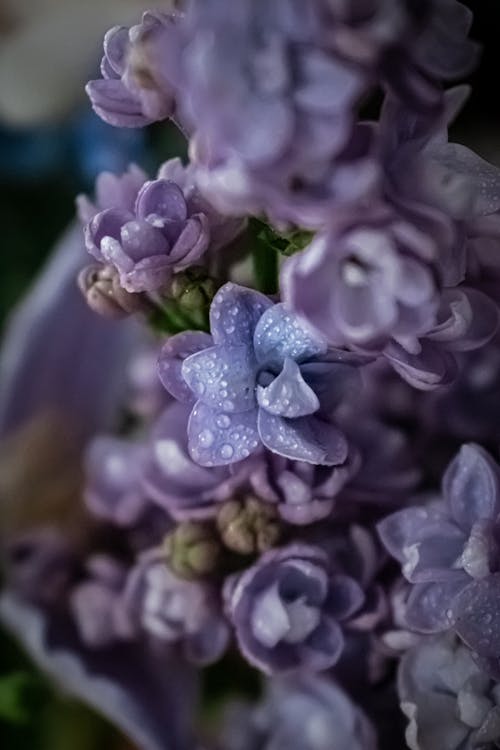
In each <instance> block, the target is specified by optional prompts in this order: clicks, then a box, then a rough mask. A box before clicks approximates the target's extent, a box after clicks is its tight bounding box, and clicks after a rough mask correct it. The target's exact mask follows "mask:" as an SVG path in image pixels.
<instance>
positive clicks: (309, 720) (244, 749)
mask: <svg viewBox="0 0 500 750" xmlns="http://www.w3.org/2000/svg"><path fill="white" fill-rule="evenodd" d="M333 737H334V738H335V740H334V741H335V750H375V746H376V742H375V733H374V730H373V728H372V726H371V723H370V722H369V720H368V719H367V718H366V716H365V715H364V714H363V712H362V711H361V709H360V708H359V707H358V706H356V705H355V704H354V703H352V701H351V700H350V699H349V698H348V696H347V695H346V694H345V693H344V692H343V690H341V688H340V687H339V686H338V685H337V684H336V683H335V682H333V681H332V680H328V679H326V678H324V677H319V676H312V675H302V676H300V677H294V678H275V679H273V680H272V681H270V682H269V684H268V685H267V691H266V694H265V696H264V699H263V700H262V701H261V702H260V703H258V704H257V705H256V706H247V705H245V704H243V703H233V704H230V706H229V708H228V709H226V715H225V723H224V727H223V731H222V742H221V750H260V749H261V748H263V747H265V748H277V749H278V748H279V749H280V750H281V748H287V750H331V747H332V738H333Z"/></svg>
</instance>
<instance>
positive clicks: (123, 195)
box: [78, 159, 241, 307]
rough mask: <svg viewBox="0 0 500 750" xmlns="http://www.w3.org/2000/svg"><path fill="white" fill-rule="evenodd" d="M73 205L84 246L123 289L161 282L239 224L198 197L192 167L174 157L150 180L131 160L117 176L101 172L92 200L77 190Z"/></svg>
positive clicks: (227, 239)
mask: <svg viewBox="0 0 500 750" xmlns="http://www.w3.org/2000/svg"><path fill="white" fill-rule="evenodd" d="M78 205H79V212H80V217H81V219H82V221H83V222H84V224H85V242H86V246H87V250H88V251H89V253H90V254H91V255H93V256H94V258H95V259H96V260H98V261H100V262H101V263H106V264H109V265H110V266H111V267H112V268H115V269H116V271H117V272H118V275H119V283H120V285H121V286H122V287H123V289H124V290H126V292H127V293H130V292H132V293H134V292H143V291H147V292H152V291H157V290H159V289H162V288H164V287H165V286H166V285H167V283H168V281H169V280H170V278H171V277H172V274H173V273H174V271H179V270H182V269H185V268H186V267H188V266H190V265H192V264H194V263H196V262H198V261H199V260H200V258H201V257H202V256H203V255H204V253H205V251H206V250H207V249H208V247H209V245H210V247H211V249H212V250H217V249H218V248H220V247H221V245H223V244H226V243H227V242H230V241H231V240H232V239H233V238H234V236H235V235H236V234H237V233H238V232H239V231H240V229H241V222H240V221H235V220H232V219H229V220H227V219H224V218H223V217H221V216H220V215H219V214H217V212H216V211H214V209H213V208H212V207H211V206H209V204H208V203H207V202H206V201H204V200H203V199H202V197H201V196H200V194H199V192H198V191H197V190H196V188H195V185H194V180H193V170H192V168H191V167H184V166H183V165H182V162H181V161H180V160H179V159H171V160H169V161H167V162H165V163H164V164H163V165H162V166H161V167H160V169H159V171H158V177H157V179H155V180H150V181H148V180H147V177H146V175H145V174H144V172H143V171H142V170H141V169H139V168H138V167H136V166H134V165H132V166H131V167H130V168H129V170H128V171H127V172H126V173H125V174H123V175H121V176H118V177H117V176H115V175H113V174H110V173H103V174H102V175H101V176H100V177H99V178H98V180H97V183H96V197H95V204H93V203H92V202H91V201H90V200H89V199H88V198H86V197H85V196H81V197H80V198H79V204H78ZM117 302H118V303H120V302H122V300H121V298H118V299H117ZM127 303H128V301H127V300H125V301H124V302H122V305H121V306H122V307H123V306H125V307H127Z"/></svg>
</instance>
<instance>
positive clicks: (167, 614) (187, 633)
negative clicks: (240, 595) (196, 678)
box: [125, 550, 229, 664]
mask: <svg viewBox="0 0 500 750" xmlns="http://www.w3.org/2000/svg"><path fill="white" fill-rule="evenodd" d="M125 597H126V601H127V605H128V608H129V611H130V613H131V617H132V619H133V621H135V622H136V623H137V626H138V627H140V628H141V629H142V631H143V632H144V633H146V634H148V635H149V636H150V637H153V638H155V639H157V640H159V641H160V642H164V643H167V644H180V645H181V646H182V647H183V650H184V653H185V655H186V657H187V658H188V659H189V660H190V661H193V662H196V663H198V664H208V663H210V662H212V661H216V660H217V659H219V658H220V657H221V656H222V654H223V652H224V651H225V649H226V646H227V643H228V638H229V629H228V626H227V623H226V622H225V620H224V618H223V616H222V613H221V612H220V610H219V603H218V601H217V595H216V592H215V591H214V590H213V589H212V587H211V586H210V585H209V584H206V583H200V582H195V581H187V580H183V579H180V578H177V577H176V576H175V575H174V574H173V573H172V571H171V570H170V569H169V568H168V566H167V563H166V560H165V556H164V555H163V553H162V552H161V551H156V550H151V551H149V552H146V553H144V554H143V555H142V556H141V558H140V560H139V563H138V564H137V566H136V567H135V568H134V569H133V570H132V572H131V573H130V576H129V580H128V583H127V588H126V593H125Z"/></svg>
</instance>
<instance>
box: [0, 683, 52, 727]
mask: <svg viewBox="0 0 500 750" xmlns="http://www.w3.org/2000/svg"><path fill="white" fill-rule="evenodd" d="M45 697H46V689H45V686H44V685H43V683H42V682H41V681H40V680H39V679H38V678H37V677H36V676H34V675H31V674H29V673H28V672H12V673H11V674H8V675H5V676H2V677H0V719H3V720H4V721H8V722H10V723H12V724H25V723H27V722H28V721H29V720H30V718H31V715H32V713H33V711H35V710H36V709H37V708H39V707H40V705H41V704H42V703H43V702H44V700H45Z"/></svg>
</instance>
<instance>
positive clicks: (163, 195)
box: [135, 180, 188, 221]
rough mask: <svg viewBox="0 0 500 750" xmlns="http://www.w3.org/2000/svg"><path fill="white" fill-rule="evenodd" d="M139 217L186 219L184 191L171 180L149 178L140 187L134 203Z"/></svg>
mask: <svg viewBox="0 0 500 750" xmlns="http://www.w3.org/2000/svg"><path fill="white" fill-rule="evenodd" d="M135 212H136V214H137V216H138V218H139V219H146V218H147V217H148V216H151V215H153V216H160V217H162V218H168V219H170V220H171V221H186V219H187V215H188V212H187V205H186V200H185V198H184V193H183V192H182V190H181V189H180V187H179V186H178V185H176V184H175V182H172V181H171V180H151V181H150V182H146V184H145V185H143V187H142V188H141V189H140V191H139V194H138V196H137V200H136V204H135Z"/></svg>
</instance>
